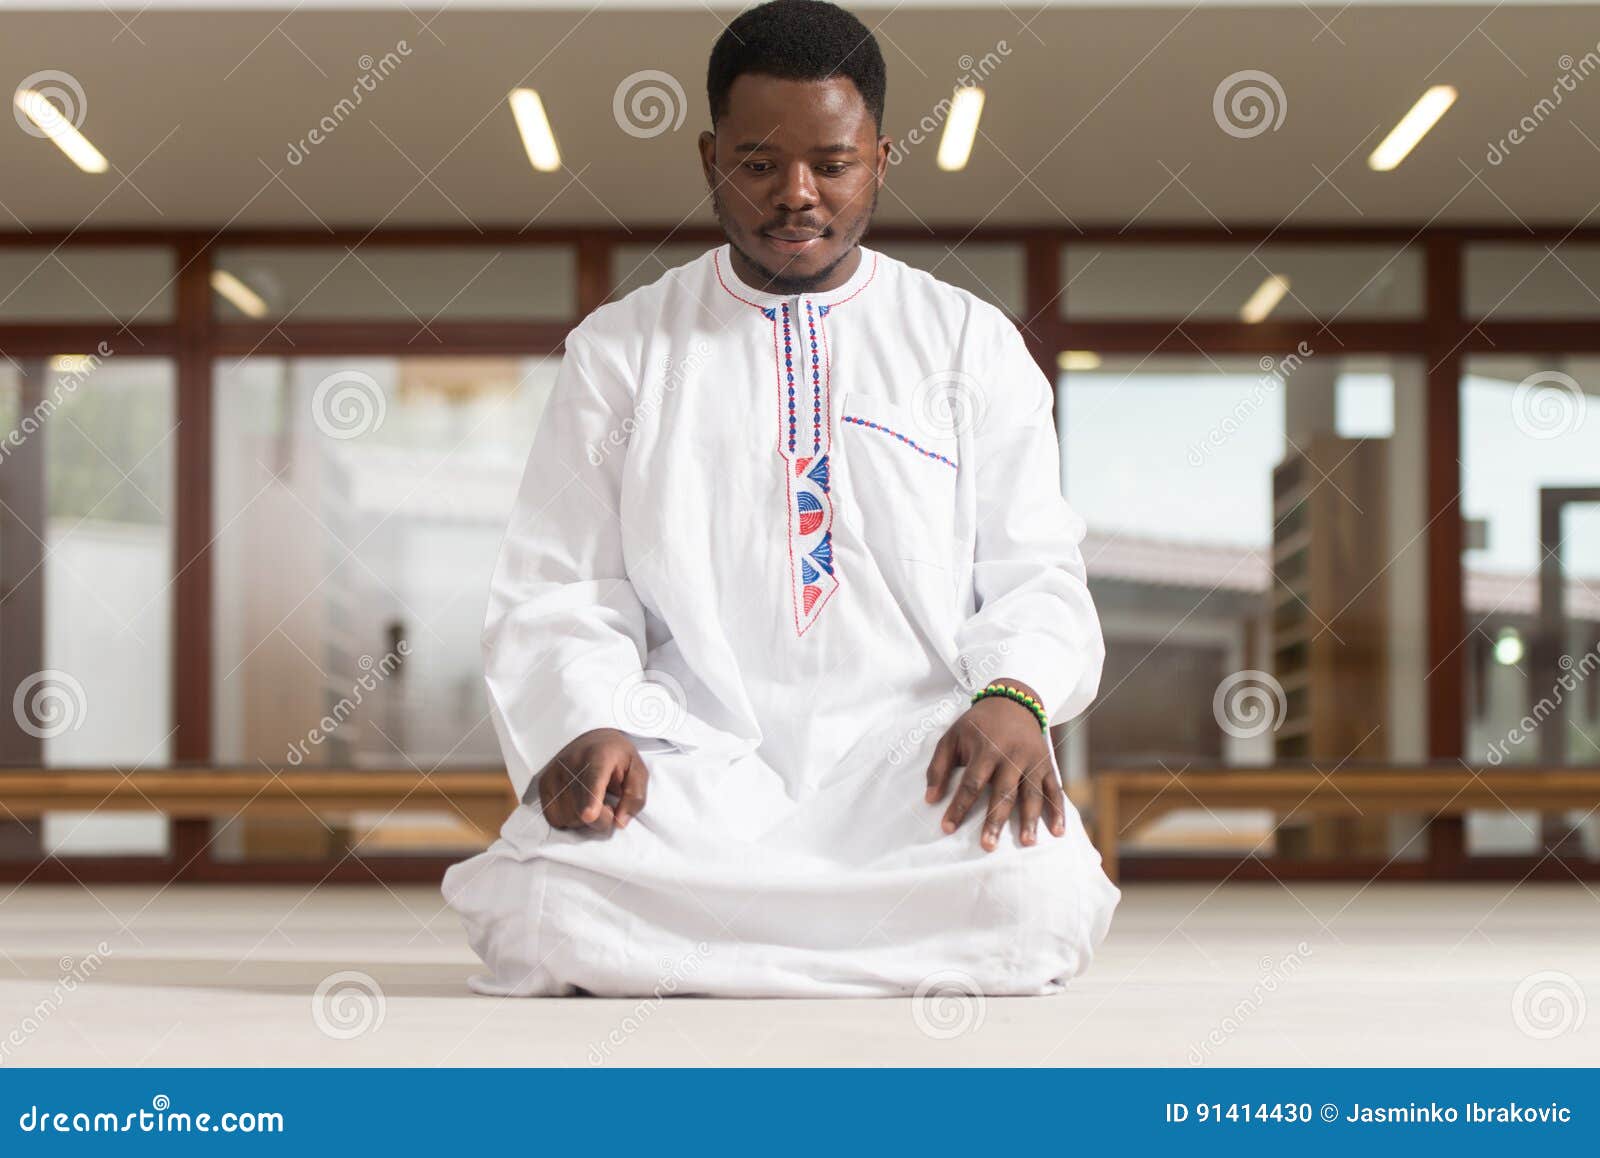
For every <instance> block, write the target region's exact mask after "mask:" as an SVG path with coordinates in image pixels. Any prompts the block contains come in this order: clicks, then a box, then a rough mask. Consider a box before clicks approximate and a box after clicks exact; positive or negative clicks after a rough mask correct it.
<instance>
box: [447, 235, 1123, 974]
mask: <svg viewBox="0 0 1600 1158" xmlns="http://www.w3.org/2000/svg"><path fill="white" fill-rule="evenodd" d="M860 252H861V261H860V264H859V266H858V267H857V269H856V271H855V273H854V274H853V275H852V276H851V278H850V280H849V282H848V284H846V285H843V286H841V287H840V288H838V289H835V290H829V291H826V292H823V293H812V294H802V295H798V296H795V297H789V298H785V297H783V296H781V295H776V294H770V293H763V292H761V291H758V290H756V289H753V288H751V287H749V286H748V285H746V284H744V283H743V282H742V281H741V280H740V279H739V277H738V275H737V274H736V273H735V272H734V271H733V269H732V267H731V266H730V264H729V247H728V246H726V245H723V246H720V247H718V248H716V249H712V250H709V251H707V252H706V253H705V254H704V255H702V256H701V257H699V258H696V259H694V260H693V261H690V262H688V263H686V264H684V265H682V266H680V267H678V268H676V269H674V270H671V271H669V272H668V273H666V274H665V275H663V276H662V277H661V279H660V280H658V281H656V282H655V283H654V284H652V285H649V286H646V287H644V288H642V289H638V290H636V291H634V292H633V293H631V294H629V295H628V296H627V297H625V298H623V299H622V300H620V301H617V302H614V303H611V304H607V305H605V306H602V307H601V308H600V309H598V310H596V311H594V312H593V313H592V314H590V315H589V316H588V317H587V318H585V319H584V320H583V321H582V322H581V323H580V324H579V325H578V326H577V327H576V328H575V329H574V330H573V331H572V333H571V335H570V336H569V337H568V339H567V343H566V353H565V357H564V359H563V361H562V364H561V368H560V371H559V374H558V376H557V380H556V383H555V386H554V391H553V393H552V395H551V398H550V400H549V403H548V408H547V410H546V413H545V415H544V418H543V420H542V422H541V425H540V427H539V430H538V433H537V435H536V437H535V440H534V445H533V449H532V452H531V454H530V456H529V459H528V465H527V470H526V473H525V475H524V477H523V480H522V484H521V487H520V490H519V494H518V498H517V503H516V508H515V512H514V514H513V516H512V519H511V524H510V527H509V529H508V531H507V534H506V538H505V542H504V544H503V547H502V549H501V553H500V556H499V561H498V564H497V566H496V569H495V574H494V579H493V584H492V589H491V595H490V606H489V613H488V619H487V623H486V626H485V630H484V636H483V643H484V654H485V662H486V668H487V683H488V691H489V700H490V706H491V711H492V716H493V721H494V726H495V729H496V731H497V734H498V736H499V739H500V742H501V745H502V748H503V750H504V755H505V761H506V765H507V768H508V769H509V772H510V775H511V779H512V782H513V784H514V785H515V787H516V790H517V793H518V796H519V798H521V799H523V800H524V801H525V803H523V804H522V805H521V806H519V807H518V808H517V809H516V810H515V811H514V812H513V814H512V815H511V817H510V818H509V819H508V820H507V821H506V823H505V826H504V827H503V829H502V830H501V833H500V837H499V839H498V840H497V841H496V842H495V843H494V844H493V845H492V846H491V847H490V848H489V849H488V850H487V851H485V852H483V853H481V854H480V855H478V856H475V857H472V858H471V859H469V860H467V861H464V862H463V863H461V864H458V865H454V866H452V867H451V868H450V869H449V871H448V872H447V873H446V875H445V878H444V883H443V894H444V897H445V899H446V901H447V902H448V903H449V904H450V905H451V906H452V907H453V908H454V909H455V910H456V911H457V912H458V913H459V914H460V916H461V917H462V919H463V922H464V923H465V926H466V929H467V932H468V935H469V938H470V941H471V944H472V947H473V949H474V950H475V951H476V952H477V953H478V955H479V956H480V957H481V958H482V959H483V961H484V963H485V964H486V965H487V967H488V972H487V973H486V974H483V975H480V976H476V977H474V978H473V979H472V981H471V985H472V987H473V988H474V989H475V990H477V991H478V992H482V993H492V994H514V995H550V994H563V993H572V992H574V991H575V990H576V989H578V988H581V989H583V990H586V991H588V992H590V993H594V994H597V995H601V996H642V995H652V994H655V995H659V994H663V993H698V994H712V995H725V996H742V997H775V996H804V997H825V996H872V995H893V994H914V993H917V992H919V990H920V991H922V992H928V991H930V990H931V989H936V990H940V991H962V990H965V991H967V992H984V993H991V994H1041V993H1050V992H1054V991H1057V990H1059V989H1061V988H1062V987H1063V986H1064V984H1065V983H1066V981H1067V980H1068V979H1069V978H1071V977H1072V976H1074V975H1075V974H1077V973H1079V972H1081V971H1082V970H1083V969H1084V968H1085V967H1086V966H1087V964H1088V962H1089V960H1090V957H1091V955H1092V953H1093V952H1094V950H1095V948H1096V947H1097V946H1098V944H1099V943H1100V941H1101V940H1102V939H1103V937H1104V936H1105V934H1106V931H1107V928H1108V926H1109V924H1110V921H1111V914H1112V910H1113V909H1114V908H1115V907H1116V904H1117V901H1118V900H1119V898H1120V893H1119V891H1118V890H1117V889H1116V887H1115V886H1114V885H1112V883H1111V882H1110V881H1109V880H1108V879H1107V877H1106V876H1105V874H1104V872H1103V871H1102V870H1101V867H1100V857H1099V855H1098V854H1097V853H1096V852H1095V850H1094V848H1093V846H1092V845H1091V844H1090V843H1089V840H1088V838H1087V836H1086V834H1085V832H1084V829H1083V825H1082V822H1081V820H1080V818H1079V817H1078V815H1077V813H1076V812H1075V811H1073V810H1072V808H1071V805H1070V803H1069V804H1068V806H1067V807H1068V813H1069V814H1068V817H1067V831H1066V834H1065V835H1064V836H1060V837H1057V836H1055V835H1053V834H1052V833H1051V832H1050V831H1049V829H1048V827H1047V825H1046V824H1045V823H1044V822H1043V821H1041V823H1040V825H1039V830H1038V843H1037V844H1035V845H1033V846H1024V845H1022V844H1021V843H1020V842H1019V840H1018V838H1017V833H1016V818H1015V816H1013V818H1012V819H1011V821H1010V823H1009V824H1008V825H1007V827H1006V830H1005V832H1004V833H1003V834H1002V836H1001V839H1000V843H999V846H998V848H996V849H995V850H994V851H993V852H985V851H984V850H983V849H982V847H981V846H980V844H979V834H980V831H981V829H982V821H983V813H984V810H985V808H986V806H987V801H988V793H987V792H985V793H984V795H983V796H982V797H980V800H979V803H978V805H977V807H976V808H975V809H974V811H973V813H972V814H970V815H969V816H968V818H967V820H966V821H965V823H964V824H963V825H962V826H961V827H960V828H959V829H958V830H957V831H956V832H955V833H954V834H950V835H947V834H945V833H944V832H943V831H942V830H941V828H940V820H941V818H942V817H943V815H944V811H945V809H946V807H947V806H948V803H949V799H950V795H951V794H953V791H954V788H953V786H952V789H951V792H950V793H948V794H947V795H946V798H945V800H944V801H942V802H940V803H938V804H929V803H927V802H926V800H925V799H924V791H925V788H926V783H925V774H926V769H927V765H928V762H929V760H930V759H931V757H932V753H933V748H934V745H935V743H936V742H937V741H938V739H939V737H940V736H941V735H942V734H943V732H944V731H945V729H946V728H947V727H948V725H949V724H950V723H951V722H953V721H954V720H955V719H956V718H957V717H959V715H960V714H961V712H962V711H964V710H965V709H966V708H967V707H968V706H969V698H970V694H971V692H972V691H974V690H976V689H977V688H980V687H982V686H983V685H984V683H986V682H987V681H988V680H991V679H995V678H998V677H1002V676H1004V677H1010V678H1012V679H1017V680H1021V681H1023V682H1024V683H1026V684H1028V685H1030V686H1032V687H1033V688H1034V689H1035V690H1036V691H1037V692H1038V694H1039V695H1040V697H1041V698H1042V700H1043V702H1044V704H1045V706H1046V707H1047V709H1048V710H1049V713H1050V719H1051V721H1052V723H1061V722H1063V721H1065V720H1068V719H1070V718H1072V717H1074V716H1076V715H1078V714H1079V713H1081V712H1082V711H1083V710H1084V709H1085V708H1086V707H1087V706H1088V705H1089V703H1090V702H1091V701H1092V700H1093V699H1094V697H1095V695H1096V692H1097V690H1098V687H1099V681H1100V672H1101V666H1102V663H1103V660H1104V656H1105V645H1104V641H1103V638H1102V635H1101V629H1100V624H1099V619H1098V616H1097V615H1096V612H1095V608H1094V606H1093V603H1092V602H1091V600H1090V596H1089V591H1088V588H1087V586H1086V584H1085V574H1084V563H1083V558H1082V555H1081V554H1080V551H1079V542H1080V541H1081V539H1082V537H1083V534H1084V524H1083V521H1082V519H1081V518H1080V517H1079V516H1078V515H1077V514H1076V513H1075V512H1074V511H1073V510H1072V509H1071V508H1070V507H1069V506H1068V504H1067V502H1066V501H1065V499H1064V498H1063V497H1062V495H1061V487H1060V474H1059V447H1058V443H1057V436H1056V432H1055V426H1054V423H1053V421H1052V409H1051V400H1052V390H1051V386H1050V383H1049V380H1048V379H1047V378H1046V377H1045V375H1044V374H1043V373H1041V372H1040V370H1039V367H1038V365H1037V364H1036V363H1035V362H1034V360H1033V359H1032V357H1031V356H1030V355H1029V353H1028V351H1027V349H1026V347H1025V345H1024V343H1023V340H1022V338H1021V335H1020V334H1019V333H1018V331H1017V329H1016V327H1015V326H1014V325H1013V324H1012V323H1011V322H1010V321H1009V320H1008V319H1007V318H1006V316H1005V315H1004V314H1003V313H1001V312H1000V311H999V310H998V309H996V308H994V307H993V306H991V305H989V304H988V303H986V302H984V301H982V300H980V299H979V298H977V297H975V296H973V295H972V294H969V293H967V292H966V291H964V290H961V289H958V288H956V287H953V286H951V285H948V284H947V283H944V282H941V281H939V280H937V279H936V278H934V277H932V276H930V275H929V274H927V273H925V272H923V271H920V270H917V269H915V268H913V267H911V266H908V265H906V264H905V263H903V262H900V261H897V260H895V259H893V258H891V257H889V256H887V255H885V254H882V253H879V252H877V251H874V250H871V249H869V248H867V247H865V246H862V247H861V248H860ZM600 727H615V728H620V729H622V730H623V731H625V732H628V733H630V734H631V735H632V736H633V737H634V738H635V739H636V742H637V743H638V745H639V748H640V751H641V753H642V755H643V757H644V759H645V762H646V764H647V765H648V767H649V772H650V779H649V789H648V800H647V803H646V805H645V807H644V809H643V811H642V812H640V813H639V815H638V816H637V817H636V818H635V819H634V820H633V821H632V822H631V823H630V824H629V825H628V826H627V827H626V828H622V829H617V830H614V831H613V832H612V833H611V834H610V835H599V834H597V833H593V832H589V831H581V830H578V831H575V830H563V829H556V828H553V827H552V826H551V825H550V824H549V823H548V822H547V821H546V820H545V819H544V817H543V815H542V813H541V811H540V807H539V802H538V796H537V788H536V787H534V788H532V789H531V790H530V782H531V781H532V779H533V778H534V776H535V775H536V774H537V772H538V771H539V769H540V768H541V767H542V766H543V765H544V764H545V762H546V761H547V760H549V759H550V757H551V756H553V755H554V754H555V753H556V752H557V751H558V750H559V749H561V748H562V747H563V746H564V745H565V744H567V743H568V742H569V741H570V740H572V739H573V738H574V737H576V736H577V735H579V734H580V733H582V732H586V731H588V730H590V729H592V728H600ZM1051 760H1052V763H1054V760H1055V756H1054V753H1053V752H1052V754H1051ZM958 774H959V773H958ZM530 801H531V803H528V802H530Z"/></svg>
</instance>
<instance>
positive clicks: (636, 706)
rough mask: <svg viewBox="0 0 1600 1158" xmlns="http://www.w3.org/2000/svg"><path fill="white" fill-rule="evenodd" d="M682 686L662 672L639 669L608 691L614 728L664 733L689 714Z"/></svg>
mask: <svg viewBox="0 0 1600 1158" xmlns="http://www.w3.org/2000/svg"><path fill="white" fill-rule="evenodd" d="M688 708H689V697H688V696H687V695H685V694H684V690H683V685H682V684H680V683H679V682H678V681H677V680H675V679H673V678H672V676H670V675H668V674H667V673H666V672H664V671H643V672H640V673H639V674H638V675H635V676H629V677H628V678H626V679H624V680H623V681H622V682H621V683H619V684H618V685H617V687H616V690H615V691H614V692H612V694H611V714H612V717H613V718H614V719H615V720H616V722H617V727H618V728H619V729H621V730H622V731H624V732H632V733H634V734H635V735H639V736H663V737H664V736H668V735H671V734H672V733H673V732H676V731H677V730H678V729H679V728H681V727H683V724H684V721H685V720H686V719H687V718H688V714H689V710H688Z"/></svg>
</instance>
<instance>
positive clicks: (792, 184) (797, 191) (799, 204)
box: [777, 161, 817, 213]
mask: <svg viewBox="0 0 1600 1158" xmlns="http://www.w3.org/2000/svg"><path fill="white" fill-rule="evenodd" d="M816 203H817V186H816V182H815V181H814V180H812V176H811V165H810V163H809V162H806V161H800V162H797V163H795V164H793V165H790V166H788V167H787V168H786V169H784V171H783V181H782V182H781V183H780V184H779V186H778V194H777V205H778V208H779V209H782V210H783V211H784V212H786V213H799V212H803V211H805V210H807V209H811V208H813V207H814V206H815V205H816Z"/></svg>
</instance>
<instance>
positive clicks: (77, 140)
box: [12, 88, 111, 173]
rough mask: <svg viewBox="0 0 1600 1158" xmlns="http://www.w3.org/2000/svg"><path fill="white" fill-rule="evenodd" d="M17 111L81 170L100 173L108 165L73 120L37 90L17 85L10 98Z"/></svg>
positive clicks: (107, 167) (102, 155) (103, 156)
mask: <svg viewBox="0 0 1600 1158" xmlns="http://www.w3.org/2000/svg"><path fill="white" fill-rule="evenodd" d="M12 100H13V101H14V102H15V104H16V106H17V111H18V112H20V113H21V114H22V115H23V116H25V117H27V118H28V119H29V120H30V121H32V122H33V123H34V124H35V125H36V126H37V127H38V129H39V131H40V132H41V133H43V134H44V135H45V136H46V137H47V138H48V139H50V140H52V141H54V142H55V144H56V148H58V149H60V150H61V151H62V152H63V153H65V154H66V155H67V159H68V160H70V161H71V162H72V163H73V164H74V165H76V166H78V168H80V169H82V170H83V171H84V172H85V173H104V172H105V171H106V170H107V169H109V168H110V167H111V165H110V163H109V162H107V161H106V159H105V155H104V154H103V153H101V152H100V150H99V149H97V148H95V147H94V146H93V145H91V144H90V143H89V139H88V138H87V137H85V136H84V135H83V134H82V133H80V132H78V130H77V128H76V127H75V126H74V125H73V123H72V122H71V121H69V120H67V119H66V118H65V117H63V116H62V115H61V110H60V109H58V108H56V106H55V105H53V104H51V103H50V101H49V100H48V99H47V98H46V97H45V96H44V95H43V94H42V93H40V92H38V91H36V90H34V89H31V88H19V89H18V90H17V95H16V96H15V97H13V98H12Z"/></svg>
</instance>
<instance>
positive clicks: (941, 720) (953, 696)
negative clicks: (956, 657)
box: [889, 640, 1011, 767]
mask: <svg viewBox="0 0 1600 1158" xmlns="http://www.w3.org/2000/svg"><path fill="white" fill-rule="evenodd" d="M1010 654H1011V645H1010V644H1009V643H1008V642H1006V641H1005V640H1001V641H1000V642H999V643H998V644H997V645H996V646H995V649H994V650H993V651H991V652H989V653H988V654H987V655H985V656H984V657H983V659H982V660H980V661H979V662H978V663H977V664H974V663H972V661H971V660H970V659H968V658H967V657H966V656H962V657H961V670H962V672H963V674H964V675H965V676H966V677H967V679H968V680H973V678H974V675H976V680H975V682H974V683H973V685H972V686H974V687H980V688H981V687H983V686H984V685H985V684H987V683H988V682H989V681H990V680H991V679H993V678H994V677H996V676H998V675H1003V674H1004V672H1003V671H1002V669H1003V667H1004V660H1005V657H1006V656H1008V655H1010ZM972 694H973V693H971V692H968V691H966V690H965V689H964V688H961V687H957V688H956V689H955V690H954V691H952V692H950V694H949V695H946V696H942V697H941V698H940V699H939V700H938V702H937V703H935V704H934V705H933V706H932V707H931V708H929V709H928V711H926V712H925V713H923V714H922V715H921V716H920V717H918V719H917V722H916V723H915V724H913V725H912V726H911V728H910V730H908V731H907V732H905V733H904V734H903V735H901V737H900V738H899V739H898V740H896V741H895V743H894V746H893V747H892V748H890V749H889V763H890V764H891V765H893V766H896V767H898V766H899V764H900V762H901V761H902V760H905V759H907V758H908V757H910V756H911V755H912V754H913V753H915V752H918V751H921V749H922V742H923V741H924V740H926V739H927V738H928V737H929V736H930V735H932V734H933V733H934V732H939V733H940V734H941V735H942V734H943V733H944V731H945V730H946V729H947V728H949V727H950V725H951V724H953V723H955V720H956V717H957V716H959V715H960V714H961V712H962V710H963V709H964V708H967V707H970V706H971V702H972Z"/></svg>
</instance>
